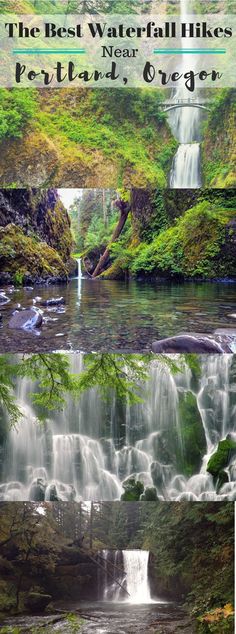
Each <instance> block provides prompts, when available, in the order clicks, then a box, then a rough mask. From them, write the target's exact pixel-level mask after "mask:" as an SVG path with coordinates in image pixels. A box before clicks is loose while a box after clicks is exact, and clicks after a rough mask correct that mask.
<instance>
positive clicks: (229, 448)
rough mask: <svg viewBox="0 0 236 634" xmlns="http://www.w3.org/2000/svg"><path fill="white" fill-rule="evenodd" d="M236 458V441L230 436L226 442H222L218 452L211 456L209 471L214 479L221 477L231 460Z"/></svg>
mask: <svg viewBox="0 0 236 634" xmlns="http://www.w3.org/2000/svg"><path fill="white" fill-rule="evenodd" d="M234 456H236V441H235V440H233V439H232V438H231V436H230V435H228V436H227V437H226V438H225V440H221V441H220V442H219V444H218V447H217V450H216V451H215V453H214V454H213V455H212V456H211V458H210V460H209V461H208V464H207V471H208V473H211V475H212V476H213V477H214V478H217V477H219V475H220V473H221V472H222V471H224V469H226V468H227V467H228V466H229V463H230V460H231V458H233V457H234Z"/></svg>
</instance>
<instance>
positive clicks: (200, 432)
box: [178, 392, 206, 477]
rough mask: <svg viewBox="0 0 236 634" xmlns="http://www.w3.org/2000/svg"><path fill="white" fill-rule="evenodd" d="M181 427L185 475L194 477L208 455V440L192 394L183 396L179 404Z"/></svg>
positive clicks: (182, 465) (182, 460)
mask: <svg viewBox="0 0 236 634" xmlns="http://www.w3.org/2000/svg"><path fill="white" fill-rule="evenodd" d="M179 425H180V430H181V437H182V440H183V457H182V458H180V462H181V463H182V464H181V465H178V466H181V467H182V469H183V473H184V474H185V475H186V476H189V477H190V476H192V475H194V474H195V473H199V471H200V467H201V463H202V459H203V456H204V454H205V453H206V438H205V433H204V428H203V425H202V420H201V416H200V413H199V410H198V406H197V402H196V397H195V396H194V394H192V392H187V393H185V394H183V395H182V397H181V399H180V404H179Z"/></svg>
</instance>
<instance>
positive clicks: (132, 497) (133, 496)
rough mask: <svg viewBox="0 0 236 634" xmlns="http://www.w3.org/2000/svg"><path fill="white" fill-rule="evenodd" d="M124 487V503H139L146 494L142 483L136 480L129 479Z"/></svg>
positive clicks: (122, 497) (124, 483)
mask: <svg viewBox="0 0 236 634" xmlns="http://www.w3.org/2000/svg"><path fill="white" fill-rule="evenodd" d="M122 486H123V489H124V491H125V492H124V493H122V496H121V500H122V501H123V502H138V500H140V496H141V495H142V493H143V492H144V486H143V484H142V482H139V480H135V478H128V480H126V481H125V482H123V485H122Z"/></svg>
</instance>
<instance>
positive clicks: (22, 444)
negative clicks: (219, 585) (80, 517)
mask: <svg viewBox="0 0 236 634" xmlns="http://www.w3.org/2000/svg"><path fill="white" fill-rule="evenodd" d="M70 358H71V369H72V371H73V373H80V372H81V371H82V370H83V355H82V354H74V355H71V357H70ZM177 361H178V359H177ZM200 366H201V376H200V377H199V378H198V377H196V376H194V375H193V373H192V371H191V370H190V368H189V367H188V366H185V367H184V368H183V371H182V372H178V373H177V374H172V373H171V371H170V370H169V368H168V367H167V366H166V365H163V364H162V363H160V361H157V360H155V359H153V361H152V363H151V365H150V370H149V378H148V380H147V382H146V384H144V385H142V386H141V388H142V389H141V393H142V397H143V400H142V402H140V403H137V404H134V405H128V404H125V403H122V402H121V401H120V400H119V399H117V398H116V396H115V395H114V394H112V393H111V394H110V398H109V399H108V401H105V400H104V399H103V398H102V397H101V396H100V395H99V393H98V391H97V389H95V388H93V389H90V390H88V391H87V392H85V393H84V394H83V395H82V397H81V398H80V400H78V401H76V402H74V401H73V400H72V398H71V397H70V396H68V397H67V400H66V404H65V407H64V409H63V411H61V412H53V413H52V412H50V413H49V416H48V419H46V421H45V423H44V424H42V423H40V422H38V419H37V408H36V406H34V405H33V404H32V402H31V400H30V393H31V392H32V391H33V390H35V389H38V387H37V385H33V384H32V382H31V381H30V380H29V379H27V378H24V379H23V380H22V379H20V378H18V379H17V385H16V397H17V401H18V404H19V406H20V408H21V410H22V413H23V418H22V420H21V421H20V422H19V424H18V426H17V428H16V429H11V430H10V431H9V433H8V436H7V440H6V442H5V444H4V446H3V447H2V448H1V447H0V482H1V484H0V499H2V500H35V501H40V500H45V499H46V500H51V501H55V500H57V499H60V500H78V501H79V500H81V499H82V500H91V499H92V500H95V501H96V500H97V501H99V500H108V501H112V500H118V499H120V496H121V494H122V493H123V487H122V483H123V482H124V481H125V480H126V479H127V478H128V477H130V476H132V477H135V478H136V479H138V480H139V481H141V482H142V483H143V485H144V487H153V486H155V487H156V490H157V494H158V496H159V498H160V499H166V500H182V499H193V500H196V499H197V500H206V499H213V500H218V499H219V500H220V499H226V498H227V499H234V496H235V493H236V462H234V460H233V458H232V460H231V464H230V465H229V467H228V469H227V473H228V479H229V482H227V483H225V484H224V485H223V486H222V487H221V489H220V490H218V491H216V486H215V483H214V482H213V478H212V476H211V475H210V474H209V473H207V470H206V468H207V463H208V460H209V457H210V456H211V455H212V454H213V453H214V451H215V450H216V449H217V446H218V443H219V441H220V440H222V439H224V438H225V437H226V436H227V434H229V433H231V434H233V433H235V432H236V399H235V396H236V356H234V355H227V354H225V355H205V356H203V357H200ZM191 408H192V409H191ZM196 420H197V431H198V430H200V431H201V446H202V450H201V453H200V454H199V456H200V457H199V462H198V463H197V465H195V467H194V469H193V470H192V472H191V475H189V476H188V475H187V474H188V473H189V468H187V469H185V466H184V465H185V464H186V462H188V464H189V460H190V463H191V458H189V456H190V454H191V453H192V445H190V447H189V445H188V448H187V445H186V442H187V441H186V434H187V437H188V434H189V433H191V429H192V426H194V425H196ZM186 425H188V426H187V429H186ZM194 442H195V436H194V440H193V445H194ZM196 442H197V443H198V442H199V439H197V441H196ZM193 448H194V447H193Z"/></svg>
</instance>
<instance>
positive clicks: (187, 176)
mask: <svg viewBox="0 0 236 634" xmlns="http://www.w3.org/2000/svg"><path fill="white" fill-rule="evenodd" d="M180 10H181V22H187V21H188V13H191V11H190V10H189V2H188V0H180ZM193 46H194V44H193V40H186V42H185V43H184V47H185V48H192V47H193ZM182 48H183V44H182ZM181 60H182V62H181V66H182V67H181V68H180V74H181V73H182V72H183V73H184V72H185V70H184V68H185V56H184V54H183V55H182V57H181ZM188 60H189V62H190V64H189V67H190V68H191V69H192V70H194V69H195V68H196V60H197V56H196V55H191V54H188ZM199 92H201V91H199V90H195V92H194V98H195V100H196V101H197V100H198V99H199ZM171 98H172V101H173V105H174V104H175V103H177V102H178V101H179V100H180V101H181V100H186V99H189V91H188V89H187V88H185V86H184V87H179V88H177V89H173V91H172V97H171ZM202 112H203V111H202V110H200V109H199V108H195V107H192V106H189V107H186V106H185V107H182V108H176V109H175V110H172V111H170V113H169V123H170V127H171V129H172V132H173V134H174V136H175V138H176V139H177V140H178V141H179V142H180V146H179V148H178V150H177V153H176V155H175V157H174V159H173V164H172V168H171V173H170V187H171V188H172V189H181V188H182V189H186V188H189V189H191V188H199V187H201V184H202V181H201V166H200V165H201V150H200V141H201V122H202Z"/></svg>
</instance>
